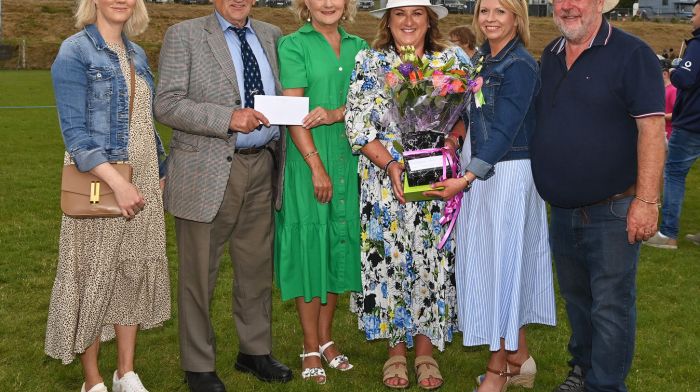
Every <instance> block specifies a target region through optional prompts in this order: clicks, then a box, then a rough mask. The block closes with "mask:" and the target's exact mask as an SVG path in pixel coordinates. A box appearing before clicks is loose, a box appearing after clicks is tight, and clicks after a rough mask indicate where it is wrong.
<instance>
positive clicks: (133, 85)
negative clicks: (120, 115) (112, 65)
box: [129, 58, 136, 126]
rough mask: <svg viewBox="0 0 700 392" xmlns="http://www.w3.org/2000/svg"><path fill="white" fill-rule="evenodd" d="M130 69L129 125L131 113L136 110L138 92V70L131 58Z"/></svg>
mask: <svg viewBox="0 0 700 392" xmlns="http://www.w3.org/2000/svg"><path fill="white" fill-rule="evenodd" d="M129 69H130V70H131V72H130V73H131V91H130V92H129V126H131V113H132V112H133V110H134V95H135V94H136V71H135V70H134V60H133V59H131V58H129Z"/></svg>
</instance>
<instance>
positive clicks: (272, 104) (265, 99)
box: [255, 95, 309, 125]
mask: <svg viewBox="0 0 700 392" xmlns="http://www.w3.org/2000/svg"><path fill="white" fill-rule="evenodd" d="M255 110H257V111H259V112H260V113H262V114H263V115H264V116H265V117H267V119H268V120H269V121H270V124H275V125H304V124H303V120H304V117H306V115H307V114H309V98H308V97H289V96H275V95H256V96H255Z"/></svg>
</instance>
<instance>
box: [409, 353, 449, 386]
mask: <svg viewBox="0 0 700 392" xmlns="http://www.w3.org/2000/svg"><path fill="white" fill-rule="evenodd" d="M414 366H415V368H416V378H417V379H418V386H419V387H421V388H422V389H428V390H430V389H438V388H440V387H441V386H442V384H443V380H442V374H440V368H439V367H438V364H437V362H436V361H435V358H433V357H431V356H430V355H420V356H417V357H416V362H415V364H414ZM431 378H432V379H434V380H438V381H440V383H439V384H437V385H430V384H428V385H424V384H422V381H425V380H429V379H431Z"/></svg>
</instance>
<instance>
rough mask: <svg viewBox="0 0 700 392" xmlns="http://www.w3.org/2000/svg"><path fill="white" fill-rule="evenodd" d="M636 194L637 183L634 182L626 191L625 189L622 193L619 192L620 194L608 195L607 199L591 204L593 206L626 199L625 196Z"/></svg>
mask: <svg viewBox="0 0 700 392" xmlns="http://www.w3.org/2000/svg"><path fill="white" fill-rule="evenodd" d="M635 194H636V189H635V184H632V186H631V187H629V188H627V190H626V191H624V192H622V193H618V194H615V195H612V196H610V197H608V198H607V199H603V200H601V201H598V202H595V203H592V204H590V205H592V206H597V205H600V204H607V203H610V202H611V201H617V200H622V199H624V198H627V197H631V196H634V195H635Z"/></svg>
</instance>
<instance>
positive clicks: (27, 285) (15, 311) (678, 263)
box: [0, 71, 700, 392]
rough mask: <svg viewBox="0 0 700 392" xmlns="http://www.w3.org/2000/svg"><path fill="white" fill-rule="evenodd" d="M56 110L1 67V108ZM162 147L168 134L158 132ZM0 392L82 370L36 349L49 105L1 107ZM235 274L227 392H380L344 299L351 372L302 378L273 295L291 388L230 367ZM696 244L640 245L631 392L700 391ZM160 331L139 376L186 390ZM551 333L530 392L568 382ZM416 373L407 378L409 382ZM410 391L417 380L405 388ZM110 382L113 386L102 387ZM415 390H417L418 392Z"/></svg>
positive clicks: (57, 140)
mask: <svg viewBox="0 0 700 392" xmlns="http://www.w3.org/2000/svg"><path fill="white" fill-rule="evenodd" d="M20 105H37V106H41V105H53V94H52V90H51V84H50V77H49V74H48V72H46V71H26V72H17V71H0V106H20ZM160 130H161V132H162V136H163V137H164V140H166V141H167V140H169V137H170V132H169V130H168V129H165V128H163V127H160ZM0 146H2V150H1V151H2V153H0V167H1V168H2V169H1V170H0V184H2V186H0V217H2V218H1V219H2V224H0V249H1V250H0V391H3V392H4V391H31V392H34V391H37V392H39V391H51V392H53V391H78V390H79V388H80V384H81V379H82V378H81V371H80V366H79V364H78V362H77V361H76V362H75V363H73V364H72V365H69V366H63V365H61V364H60V362H59V361H56V360H53V359H50V358H48V357H46V356H45V355H44V353H43V342H44V333H45V323H46V315H47V307H48V301H49V296H50V292H51V286H52V283H53V278H54V274H55V265H56V260H57V241H58V232H59V221H60V210H59V206H58V205H59V204H58V201H59V181H60V180H59V178H60V170H61V163H62V157H63V144H62V141H61V137H60V132H59V128H58V122H57V117H56V112H55V109H53V108H48V109H46V108H45V109H0ZM698 169H700V165H696V166H695V168H694V170H693V171H692V172H691V175H690V177H689V184H688V193H687V196H686V200H685V206H684V212H683V219H682V228H681V229H682V232H681V236H684V235H685V234H686V233H688V232H695V231H700V170H698ZM168 256H169V259H170V266H171V268H170V272H171V283H172V287H173V288H174V287H176V284H177V282H176V276H177V275H176V271H177V255H176V252H175V247H174V233H173V230H172V219H171V218H170V217H169V218H168ZM232 273H233V272H232V269H231V266H230V263H226V262H224V263H222V271H221V273H220V275H219V282H218V287H217V290H216V294H215V300H214V304H213V314H214V323H215V328H216V332H217V337H218V372H219V374H220V376H221V377H222V378H223V380H224V382H225V383H226V384H227V385H228V387H229V391H254V390H255V391H307V390H325V391H384V390H385V388H383V387H382V385H381V383H380V367H381V364H382V363H383V361H384V360H385V345H384V342H375V343H366V342H365V340H364V337H363V335H362V334H361V333H360V332H359V331H358V330H357V328H356V321H355V318H354V317H353V316H352V315H351V314H350V313H349V312H348V310H347V309H348V307H347V298H346V297H343V299H342V301H341V303H340V305H339V310H338V312H337V318H336V324H335V331H336V334H335V340H336V341H337V342H338V344H339V347H340V348H342V349H343V351H344V352H345V353H346V354H348V355H349V356H350V358H351V360H352V362H353V363H354V364H355V366H356V368H355V369H353V370H352V371H351V372H347V373H340V372H337V371H333V370H329V382H328V384H327V385H325V386H320V387H319V386H316V385H311V384H309V383H303V382H302V381H301V380H300V378H299V373H300V372H299V358H298V356H297V354H298V353H299V352H300V348H301V342H302V340H301V332H300V328H299V325H298V322H297V317H296V312H295V310H294V306H293V303H292V302H286V303H281V302H280V301H279V294H278V293H277V292H275V293H274V298H275V302H274V304H273V313H274V315H273V317H274V326H273V328H274V354H275V355H276V356H277V357H278V358H279V359H280V360H282V361H283V362H285V363H286V364H288V365H290V366H291V367H292V368H293V370H294V372H295V380H294V381H293V382H291V383H289V384H286V385H268V384H263V383H260V382H257V380H255V379H253V378H252V377H251V376H248V375H243V374H240V373H238V372H236V371H235V370H233V362H234V360H235V355H236V353H237V341H236V334H235V330H234V327H233V321H232V318H231V316H230V294H231V281H232ZM699 275H700V247H698V246H694V245H692V244H690V243H689V242H688V241H685V240H684V239H681V241H680V249H679V250H678V251H675V252H673V251H662V250H657V249H650V248H643V251H642V256H641V260H640V266H639V278H638V282H639V290H638V291H639V300H638V305H639V306H638V307H639V322H638V325H639V329H638V334H637V337H638V343H637V351H636V355H635V361H634V366H633V369H632V371H631V374H630V376H629V378H628V385H629V387H630V390H631V391H640V392H656V391H697V390H698V386H697V382H698V373H697V361H698V352H700V340H699V338H698V337H700V314H699V309H700V299H699V298H700V284H699V279H698V276H699ZM174 300H175V299H174V298H173V318H172V320H170V321H168V322H167V323H166V324H165V326H164V327H163V328H160V329H155V330H151V331H146V332H143V333H140V334H139V343H138V347H137V362H136V367H137V371H138V372H139V374H140V375H141V377H142V379H143V380H144V382H145V384H146V386H147V387H148V388H149V390H150V391H152V392H171V391H186V387H185V385H184V384H183V383H182V372H181V371H180V369H179V365H178V343H177V327H176V319H177V313H176V309H175V303H174ZM557 304H558V324H559V325H558V326H557V327H556V328H547V327H538V326H534V327H532V328H530V330H529V341H530V345H531V350H532V353H533V356H534V357H535V358H536V359H537V364H538V367H539V374H538V379H537V383H536V387H535V391H549V390H551V388H552V387H553V386H554V385H556V384H557V383H558V382H560V381H561V380H562V379H563V377H564V376H565V375H566V373H567V371H568V368H567V366H566V361H567V359H568V355H567V352H566V342H567V337H568V325H567V322H566V318H565V314H564V312H563V304H562V301H561V300H559V299H558V300H557ZM460 339H461V336H460V335H457V336H456V337H455V341H454V342H453V343H452V344H451V345H449V346H448V348H447V350H446V351H445V352H444V353H441V354H438V355H437V359H438V361H439V362H440V364H441V368H442V371H443V375H444V377H445V380H446V383H445V385H444V387H443V388H442V390H444V391H463V390H471V388H472V387H473V386H474V381H473V379H474V376H475V375H477V374H479V373H481V372H482V371H483V369H484V366H485V363H486V359H487V358H488V355H489V353H488V351H487V350H486V348H483V347H482V348H464V347H462V345H461V344H460ZM115 356H116V354H115V344H114V343H113V342H111V343H107V344H104V345H103V349H102V356H101V358H102V361H101V369H102V372H103V376H105V378H109V379H110V380H111V373H112V372H113V371H114V369H115ZM411 377H413V376H411ZM412 382H413V383H415V381H413V380H412ZM108 384H109V383H108ZM412 390H418V388H416V387H413V388H412Z"/></svg>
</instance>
